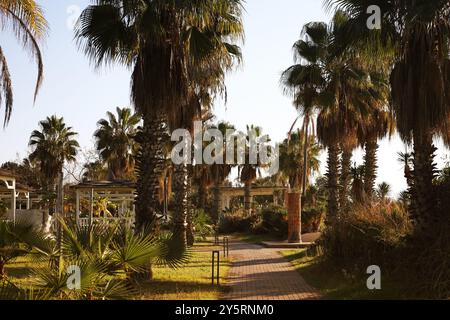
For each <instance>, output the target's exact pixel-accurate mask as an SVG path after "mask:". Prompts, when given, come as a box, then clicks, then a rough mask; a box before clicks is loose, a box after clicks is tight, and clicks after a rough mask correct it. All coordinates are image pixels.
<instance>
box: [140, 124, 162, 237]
mask: <svg viewBox="0 0 450 320" xmlns="http://www.w3.org/2000/svg"><path fill="white" fill-rule="evenodd" d="M163 119H164V118H163V117H151V116H146V117H144V124H143V129H142V140H141V146H140V151H139V155H138V156H137V161H136V175H137V184H136V193H137V197H136V201H135V206H136V232H139V231H142V230H143V229H144V228H145V227H146V226H151V225H152V226H154V224H155V223H156V221H157V214H158V213H161V212H160V210H159V207H160V204H161V203H160V199H159V181H160V179H161V176H162V174H163V171H164V167H165V160H166V159H165V154H164V148H163V146H164V143H165V141H166V139H167V129H166V125H165V123H164V120H163Z"/></svg>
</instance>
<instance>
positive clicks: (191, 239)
mask: <svg viewBox="0 0 450 320" xmlns="http://www.w3.org/2000/svg"><path fill="white" fill-rule="evenodd" d="M187 183H188V184H187V190H188V205H187V218H186V222H187V230H186V241H187V245H188V246H189V247H192V246H193V245H194V243H195V234H194V221H193V219H194V203H193V199H192V166H189V168H188V179H187Z"/></svg>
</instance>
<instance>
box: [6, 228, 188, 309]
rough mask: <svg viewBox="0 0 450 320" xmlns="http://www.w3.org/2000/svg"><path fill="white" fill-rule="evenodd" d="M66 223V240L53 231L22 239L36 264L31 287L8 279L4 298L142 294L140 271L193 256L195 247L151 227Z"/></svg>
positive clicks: (173, 264) (95, 297) (93, 297)
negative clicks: (74, 283) (74, 282)
mask: <svg viewBox="0 0 450 320" xmlns="http://www.w3.org/2000/svg"><path fill="white" fill-rule="evenodd" d="M61 224H62V227H63V233H62V235H63V236H62V240H61V241H57V240H56V238H55V237H47V236H42V237H41V236H39V237H37V238H38V239H40V241H36V240H35V239H30V235H28V234H26V235H25V236H24V237H23V238H20V239H19V240H20V241H19V243H20V245H21V246H25V247H26V248H28V251H27V252H25V253H27V254H29V255H30V256H31V257H32V258H33V262H34V264H35V266H36V267H35V268H33V269H32V270H30V276H32V278H33V279H34V282H33V285H32V287H31V288H20V287H18V286H16V285H15V284H14V283H12V282H3V284H1V285H0V297H2V296H10V295H14V296H16V297H17V299H27V298H30V297H32V298H33V299H34V298H37V299H74V300H105V299H125V298H129V297H130V296H132V295H136V294H137V293H138V289H139V286H138V284H139V283H138V282H137V280H141V279H138V277H137V275H142V274H145V273H148V271H149V269H150V268H151V266H152V265H163V266H167V267H169V268H179V267H180V266H182V265H183V264H184V263H185V262H186V261H187V259H188V258H189V252H187V251H186V250H185V249H184V247H182V246H179V245H178V242H176V241H174V240H173V239H172V237H170V236H168V235H166V236H159V237H155V236H153V235H152V234H150V233H148V232H146V231H145V230H144V231H142V232H141V233H135V232H133V231H132V230H129V229H127V228H123V227H121V226H119V225H118V224H115V225H111V224H101V223H100V224H94V225H91V226H78V225H76V224H75V223H73V222H65V221H61ZM74 268H76V269H78V270H79V271H80V275H81V279H80V283H79V287H77V288H75V289H73V288H70V287H69V286H68V283H70V281H71V275H72V272H73V271H70V270H74ZM17 290H19V291H17ZM2 291H3V292H2Z"/></svg>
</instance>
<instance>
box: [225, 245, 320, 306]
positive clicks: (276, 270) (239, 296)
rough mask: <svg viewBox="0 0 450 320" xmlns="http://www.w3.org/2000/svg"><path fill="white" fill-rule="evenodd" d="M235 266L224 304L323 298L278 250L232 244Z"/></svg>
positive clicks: (229, 279) (229, 275)
mask: <svg viewBox="0 0 450 320" xmlns="http://www.w3.org/2000/svg"><path fill="white" fill-rule="evenodd" d="M230 249H231V251H230V255H231V256H232V258H233V264H232V267H231V270H230V272H229V274H228V279H227V285H229V286H231V292H230V293H228V294H227V295H225V296H224V297H223V299H224V300H307V299H319V298H320V294H319V293H318V291H317V290H315V289H314V288H313V287H311V286H310V285H308V284H307V283H306V282H305V280H304V279H303V278H302V277H301V276H300V275H299V274H298V272H297V271H296V270H295V269H294V268H293V267H292V265H291V264H290V263H289V262H288V261H287V260H286V259H285V258H283V257H282V256H281V255H280V254H279V253H278V252H277V250H276V249H266V248H263V247H261V246H258V245H254V244H247V243H242V242H233V243H230Z"/></svg>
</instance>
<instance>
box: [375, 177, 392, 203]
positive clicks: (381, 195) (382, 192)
mask: <svg viewBox="0 0 450 320" xmlns="http://www.w3.org/2000/svg"><path fill="white" fill-rule="evenodd" d="M391 189H392V188H391V186H390V185H389V184H388V183H386V182H382V183H380V184H379V185H378V187H377V190H376V194H377V197H378V199H379V200H380V201H382V202H384V201H386V199H387V197H388V196H389V194H390V193H391Z"/></svg>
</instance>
